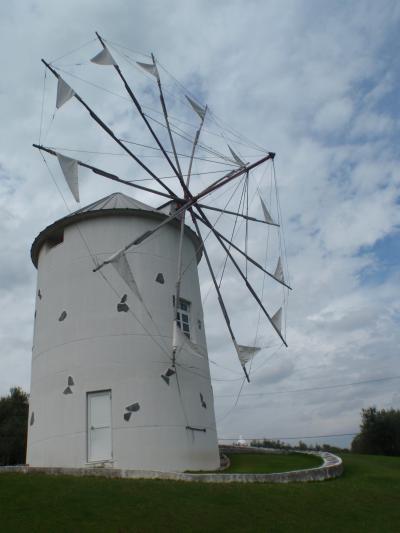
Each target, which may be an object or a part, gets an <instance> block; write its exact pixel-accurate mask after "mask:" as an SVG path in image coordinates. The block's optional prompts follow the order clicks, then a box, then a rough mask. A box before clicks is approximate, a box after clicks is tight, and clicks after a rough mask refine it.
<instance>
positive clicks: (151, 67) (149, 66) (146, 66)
mask: <svg viewBox="0 0 400 533" xmlns="http://www.w3.org/2000/svg"><path fill="white" fill-rule="evenodd" d="M136 63H137V64H138V65H139V67H141V68H142V69H143V70H145V71H146V72H148V73H149V74H151V75H152V76H155V77H156V78H159V74H158V69H157V65H155V64H153V63H141V62H140V61H136Z"/></svg>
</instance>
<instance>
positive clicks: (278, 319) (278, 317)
mask: <svg viewBox="0 0 400 533" xmlns="http://www.w3.org/2000/svg"><path fill="white" fill-rule="evenodd" d="M271 320H272V323H273V324H274V326H275V327H276V329H277V330H278V331H279V333H281V330H282V307H280V308H279V309H278V311H277V312H276V313H275V314H274V316H273V317H272V318H271Z"/></svg>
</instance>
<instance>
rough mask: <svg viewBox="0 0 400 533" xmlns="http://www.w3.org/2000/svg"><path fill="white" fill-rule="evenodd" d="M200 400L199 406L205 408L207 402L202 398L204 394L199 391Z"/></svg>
mask: <svg viewBox="0 0 400 533" xmlns="http://www.w3.org/2000/svg"><path fill="white" fill-rule="evenodd" d="M200 401H201V406H202V407H203V409H207V404H206V402H205V400H204V396H203V395H202V394H201V392H200Z"/></svg>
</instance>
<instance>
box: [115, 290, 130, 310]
mask: <svg viewBox="0 0 400 533" xmlns="http://www.w3.org/2000/svg"><path fill="white" fill-rule="evenodd" d="M127 299H128V295H127V294H124V295H123V297H122V298H121V301H120V302H119V304H118V305H117V311H118V313H121V311H122V312H124V313H126V312H127V311H129V305H128V304H127V303H126V300H127Z"/></svg>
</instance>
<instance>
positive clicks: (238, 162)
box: [228, 144, 246, 167]
mask: <svg viewBox="0 0 400 533" xmlns="http://www.w3.org/2000/svg"><path fill="white" fill-rule="evenodd" d="M228 148H229V151H230V152H231V154H232V157H233V159H234V160H235V161H236V163H237V164H238V165H239V166H241V167H245V166H246V163H245V162H244V161H242V160H241V159H240V157H239V156H238V155H237V153H235V152H234V151H233V150H232V148H231V147H230V146H229V144H228Z"/></svg>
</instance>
